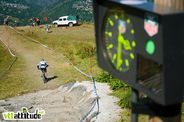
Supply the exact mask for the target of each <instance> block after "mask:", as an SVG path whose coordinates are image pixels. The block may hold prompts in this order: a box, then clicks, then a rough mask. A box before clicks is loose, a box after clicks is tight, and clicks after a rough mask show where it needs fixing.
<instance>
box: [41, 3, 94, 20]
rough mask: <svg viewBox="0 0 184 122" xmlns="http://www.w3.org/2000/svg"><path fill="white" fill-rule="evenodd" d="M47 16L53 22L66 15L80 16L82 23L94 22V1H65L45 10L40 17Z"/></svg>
mask: <svg viewBox="0 0 184 122" xmlns="http://www.w3.org/2000/svg"><path fill="white" fill-rule="evenodd" d="M42 15H47V16H49V17H50V19H51V20H54V19H57V18H58V17H60V16H64V15H79V17H80V19H81V20H82V21H92V20H93V14H92V0H63V1H58V2H56V3H55V4H53V5H51V6H48V7H46V8H44V9H43V10H42V11H41V12H40V16H42Z"/></svg>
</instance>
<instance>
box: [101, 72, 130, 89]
mask: <svg viewBox="0 0 184 122" xmlns="http://www.w3.org/2000/svg"><path fill="white" fill-rule="evenodd" d="M97 81H98V82H103V83H108V84H109V85H110V88H111V89H112V90H118V89H120V88H123V87H128V85H127V84H125V83H123V82H122V81H121V80H118V79H116V78H114V77H113V76H112V75H110V74H109V73H107V72H102V73H101V74H100V75H99V76H98V77H97Z"/></svg>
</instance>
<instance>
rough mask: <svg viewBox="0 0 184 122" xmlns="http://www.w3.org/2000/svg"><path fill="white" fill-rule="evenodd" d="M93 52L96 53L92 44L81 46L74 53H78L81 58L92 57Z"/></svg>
mask: <svg viewBox="0 0 184 122" xmlns="http://www.w3.org/2000/svg"><path fill="white" fill-rule="evenodd" d="M95 54H96V47H92V46H86V47H81V48H79V49H78V50H77V53H76V55H78V56H79V57H80V58H82V59H84V58H89V57H92V56H94V55H95Z"/></svg>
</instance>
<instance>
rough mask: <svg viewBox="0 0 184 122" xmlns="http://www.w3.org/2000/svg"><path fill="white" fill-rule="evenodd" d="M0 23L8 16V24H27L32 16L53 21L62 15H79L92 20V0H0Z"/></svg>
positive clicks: (83, 18)
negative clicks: (46, 17)
mask: <svg viewBox="0 0 184 122" xmlns="http://www.w3.org/2000/svg"><path fill="white" fill-rule="evenodd" d="M0 10H1V11H0V23H1V24H2V23H3V18H5V17H6V16H10V18H9V21H10V25H15V24H16V25H27V24H29V22H28V20H29V19H30V18H32V17H39V18H40V19H41V20H42V19H43V18H44V17H45V16H48V17H49V21H50V22H51V21H53V20H55V19H57V18H58V17H60V16H63V15H79V17H80V18H81V20H82V21H92V0H0Z"/></svg>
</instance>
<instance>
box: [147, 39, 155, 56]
mask: <svg viewBox="0 0 184 122" xmlns="http://www.w3.org/2000/svg"><path fill="white" fill-rule="evenodd" d="M146 52H147V53H148V54H149V55H153V54H154V52H155V43H154V42H153V40H148V42H147V43H146Z"/></svg>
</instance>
